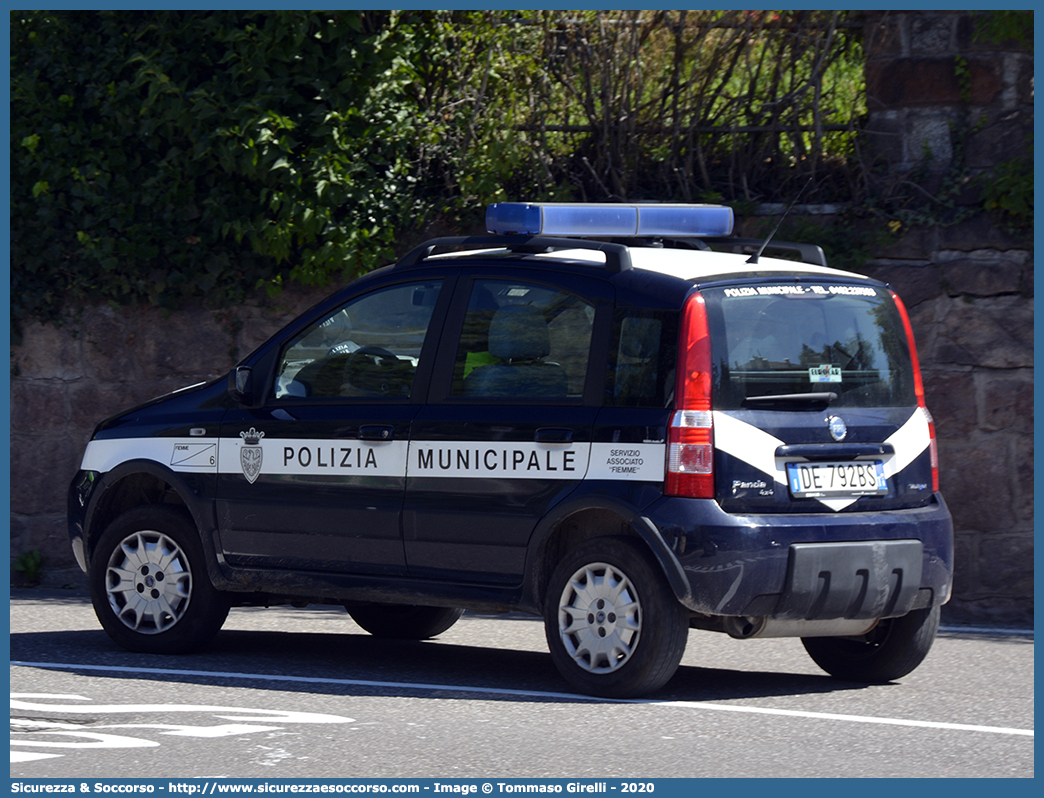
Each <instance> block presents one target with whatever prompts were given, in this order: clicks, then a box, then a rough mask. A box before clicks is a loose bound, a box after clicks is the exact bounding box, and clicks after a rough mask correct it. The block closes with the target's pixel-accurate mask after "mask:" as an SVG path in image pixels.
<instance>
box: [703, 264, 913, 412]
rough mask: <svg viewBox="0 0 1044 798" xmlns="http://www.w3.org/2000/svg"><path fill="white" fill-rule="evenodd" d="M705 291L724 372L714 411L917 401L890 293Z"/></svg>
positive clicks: (824, 286)
mask: <svg viewBox="0 0 1044 798" xmlns="http://www.w3.org/2000/svg"><path fill="white" fill-rule="evenodd" d="M703 294H704V297H705V298H706V300H707V309H708V314H709V321H710V324H711V329H712V335H713V350H714V362H715V363H716V364H717V371H718V373H717V374H716V375H715V401H714V404H715V407H716V408H718V409H722V410H729V409H738V408H740V407H751V406H755V405H760V404H764V403H765V401H764V400H763V401H762V402H761V403H758V402H757V401H755V400H756V397H780V398H788V399H790V400H791V401H797V402H798V403H800V401H801V398H802V397H800V396H794V395H795V394H797V395H815V398H818V399H819V400H820V401H828V402H829V403H830V404H831V406H834V407H901V406H909V405H914V404H916V403H917V400H916V397H915V394H914V384H913V370H912V365H911V362H910V353H909V350H908V347H907V342H906V335H905V332H904V328H903V324H902V320H901V318H900V316H899V312H898V310H897V309H896V307H895V303H894V302H893V301H892V298H891V296H890V294H889V292H888V291H887V290H886V289H884V288H878V287H875V286H870V285H865V284H847V285H845V284H832V283H828V282H808V283H800V282H790V283H786V284H782V283H779V284H769V283H764V282H760V283H751V284H750V285H736V286H730V287H727V288H710V289H705V290H704V291H703ZM830 394H833V395H834V396H830ZM805 398H807V399H809V400H812V399H813V398H814V397H813V396H807V397H805Z"/></svg>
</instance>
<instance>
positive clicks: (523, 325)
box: [489, 305, 551, 360]
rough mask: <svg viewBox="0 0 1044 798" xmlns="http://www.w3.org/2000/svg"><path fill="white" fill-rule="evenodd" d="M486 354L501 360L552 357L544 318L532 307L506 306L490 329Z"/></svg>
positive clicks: (495, 318)
mask: <svg viewBox="0 0 1044 798" xmlns="http://www.w3.org/2000/svg"><path fill="white" fill-rule="evenodd" d="M489 353H490V354H491V355H493V357H498V358H500V359H501V360H534V359H536V358H538V357H547V356H548V355H549V354H550V353H551V334H550V333H549V332H548V329H547V322H545V321H544V314H542V313H541V312H540V311H539V310H537V309H536V308H534V307H533V306H532V305H505V306H504V307H502V308H500V310H498V311H497V312H496V314H495V315H494V316H493V321H491V322H490V325H489Z"/></svg>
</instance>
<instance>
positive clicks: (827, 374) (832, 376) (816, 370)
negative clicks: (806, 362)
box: [808, 364, 841, 382]
mask: <svg viewBox="0 0 1044 798" xmlns="http://www.w3.org/2000/svg"><path fill="white" fill-rule="evenodd" d="M808 379H809V381H810V382H841V368H840V367H839V366H828V365H825V364H824V365H822V366H813V367H812V368H810V369H809V370H808Z"/></svg>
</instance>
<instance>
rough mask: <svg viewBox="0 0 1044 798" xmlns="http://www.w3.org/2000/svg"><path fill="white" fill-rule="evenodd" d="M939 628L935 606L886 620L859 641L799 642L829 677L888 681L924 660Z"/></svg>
mask: <svg viewBox="0 0 1044 798" xmlns="http://www.w3.org/2000/svg"><path fill="white" fill-rule="evenodd" d="M938 629H939V607H938V606H935V607H931V608H930V609H922V610H913V611H912V612H910V613H907V614H906V615H904V616H902V617H901V618H885V619H883V620H881V621H880V622H879V623H878V624H877V626H875V627H874V628H873V629H871V630H870V631H869V632H868V633H867V634H865V635H863V636H862V637H861V638H859V639H852V638H845V637H803V638H802V639H801V642H802V643H803V644H804V646H805V650H806V651H807V652H808V654H809V656H810V657H812V659H813V660H814V661H815V663H816V664H817V665H818V666H819V667H820V668H822V669H823V670H825V671H826V672H827V673H829V674H830V675H831V676H836V677H837V678H839V679H848V680H851V681H854V682H872V683H879V682H890V681H892V680H893V679H899V678H902V677H903V676H906V675H907V674H908V673H910V672H911V671H912V670H914V668H916V667H917V666H918V665H920V664H921V662H923V661H924V658H925V657H926V656H928V652H929V651H930V650H931V648H932V643H934V642H935V634H936V632H937V631H938Z"/></svg>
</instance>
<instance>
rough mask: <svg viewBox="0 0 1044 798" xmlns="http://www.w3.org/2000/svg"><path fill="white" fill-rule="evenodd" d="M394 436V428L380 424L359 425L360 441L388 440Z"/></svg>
mask: <svg viewBox="0 0 1044 798" xmlns="http://www.w3.org/2000/svg"><path fill="white" fill-rule="evenodd" d="M394 436H395V430H393V429H392V428H391V427H385V426H382V425H380V424H369V425H366V426H362V427H359V440H361V441H390V440H391V439H392V438H393V437H394Z"/></svg>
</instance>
